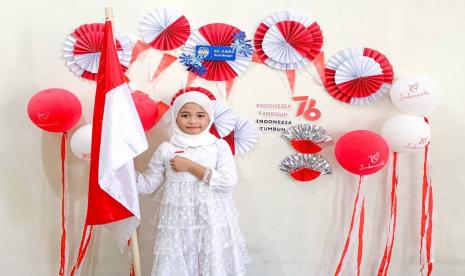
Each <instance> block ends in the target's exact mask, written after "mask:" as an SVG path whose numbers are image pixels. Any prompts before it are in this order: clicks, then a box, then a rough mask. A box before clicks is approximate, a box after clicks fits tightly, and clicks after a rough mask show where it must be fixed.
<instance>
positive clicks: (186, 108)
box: [176, 103, 210, 135]
mask: <svg viewBox="0 0 465 276" xmlns="http://www.w3.org/2000/svg"><path fill="white" fill-rule="evenodd" d="M209 123H210V118H209V117H208V113H207V112H206V111H205V109H203V107H201V106H200V105H198V104H196V103H186V104H185V105H183V106H182V107H181V109H180V110H179V112H178V115H177V116H176V124H177V125H178V127H179V129H181V131H182V132H184V133H186V134H190V135H196V134H200V133H202V132H203V131H204V130H205V129H206V128H207V127H208V124H209Z"/></svg>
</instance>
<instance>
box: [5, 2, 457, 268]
mask: <svg viewBox="0 0 465 276" xmlns="http://www.w3.org/2000/svg"><path fill="white" fill-rule="evenodd" d="M108 5H110V6H112V7H113V9H114V14H115V21H116V22H115V24H116V26H117V27H118V28H120V29H123V30H125V31H127V32H129V33H131V34H133V35H134V36H137V35H138V31H137V28H138V21H139V19H140V18H142V16H143V15H144V14H145V13H147V12H148V11H149V10H151V9H152V8H155V7H175V8H178V9H180V10H182V11H184V12H185V14H186V16H187V17H188V19H189V20H190V22H191V25H192V26H193V27H194V28H195V27H199V26H201V25H204V24H207V23H212V22H225V23H229V24H233V25H235V26H237V27H239V28H241V29H243V30H245V31H246V32H247V34H248V35H249V36H251V35H253V32H254V31H255V28H256V27H257V25H258V24H259V22H260V21H261V20H262V19H263V18H265V17H266V16H268V15H269V14H271V13H273V12H275V11H278V10H282V9H288V8H289V9H295V10H300V11H302V12H304V13H307V14H309V15H312V16H314V17H315V18H316V19H317V21H318V22H319V24H320V25H321V27H322V30H323V32H324V36H325V46H324V50H325V52H326V55H327V57H330V56H331V55H333V54H335V53H336V52H337V51H339V50H341V49H344V48H347V47H364V46H366V47H371V48H374V49H377V50H379V51H381V52H382V53H384V54H386V55H387V56H388V57H389V58H390V60H391V63H392V64H393V66H394V69H395V73H396V76H397V77H399V76H406V75H410V74H419V73H426V74H429V75H431V76H433V77H434V78H435V79H436V80H437V81H438V82H439V83H440V84H441V86H442V92H443V94H444V98H443V103H442V105H441V106H440V107H439V108H438V109H437V110H436V111H435V112H434V113H433V114H431V116H430V121H431V125H432V130H433V141H432V154H433V182H434V183H433V185H434V189H435V190H434V192H435V210H434V212H435V213H434V220H435V227H434V249H435V256H436V263H435V267H434V273H435V275H464V274H465V250H464V246H463V245H464V244H465V235H464V234H463V229H462V228H463V227H464V226H465V220H464V213H465V205H464V200H463V199H462V198H463V195H464V194H465V172H464V170H463V164H464V162H463V160H464V158H465V150H464V149H463V141H464V139H465V129H464V124H465V111H464V109H463V102H464V100H465V96H464V93H463V91H465V84H464V82H463V79H464V78H463V77H464V71H463V68H464V67H465V51H464V49H465V45H464V38H463V31H462V30H463V29H464V28H465V21H464V20H463V10H464V9H465V2H463V1H459V0H449V1H432V0H410V1H400V0H394V1H361V0H353V1H342V0H341V1H336V0H327V1H310V0H307V1H303V0H300V1H297V0H290V1H282V0H269V1H266V2H265V1H263V2H259V1H250V0H238V1H231V2H226V1H222V2H220V1H213V0H208V1H206V0H204V1H189V2H188V1H180V0H171V1H131V2H130V1H116V0H115V1H98V2H97V1H90V0H82V1H63V0H60V1H58V0H48V1H25V0H17V1H10V2H5V3H3V5H2V8H1V10H2V11H1V16H0V26H1V27H2V30H1V31H0V54H1V62H0V64H1V66H0V76H1V77H0V91H1V95H2V96H1V97H0V108H1V109H0V110H1V116H0V129H1V134H0V168H1V171H0V172H1V173H0V183H1V186H0V187H1V190H0V221H3V225H2V227H1V230H0V231H1V237H2V246H1V249H0V252H1V254H0V274H1V275H54V274H57V269H58V252H59V233H60V192H61V188H60V165H59V164H60V159H59V142H60V136H59V135H57V134H51V133H45V132H42V131H40V130H39V129H38V128H36V127H35V126H34V125H33V124H31V123H30V122H29V119H28V117H27V114H26V106H27V101H28V99H29V98H30V97H31V96H32V95H33V94H34V93H36V92H37V91H39V90H42V89H46V88H50V87H62V88H66V89H69V90H71V91H73V92H74V93H75V94H76V95H77V96H78V97H79V98H80V99H81V101H82V102H83V105H84V116H83V118H82V119H81V121H80V123H79V125H82V124H84V123H85V122H86V120H89V118H91V110H92V101H93V97H94V93H95V85H94V83H92V82H89V81H85V80H82V79H79V78H77V77H75V76H74V75H73V74H72V73H70V72H69V71H68V69H67V68H66V66H65V63H64V61H63V59H62V57H61V56H62V52H61V50H62V46H63V42H64V40H65V38H66V36H67V35H68V34H69V33H70V32H71V31H72V30H73V29H74V28H75V27H77V26H79V25H80V24H83V23H90V22H96V21H100V20H102V18H103V17H104V10H103V8H104V7H105V6H108ZM154 66H155V65H154V58H152V57H147V58H146V60H145V62H140V63H136V64H135V65H134V68H131V71H130V75H131V77H132V78H133V79H134V81H135V82H137V83H138V85H139V86H140V88H142V89H143V90H145V91H146V92H147V93H149V94H150V95H151V96H152V97H154V98H161V99H164V100H167V99H169V97H170V95H172V94H173V93H174V92H175V91H176V90H177V89H179V88H180V86H181V81H182V80H183V79H184V78H185V77H186V75H185V72H183V71H181V70H180V68H179V66H173V67H171V68H169V69H168V70H167V71H166V72H165V73H164V75H162V77H161V78H160V80H159V82H158V83H157V84H156V85H154V84H149V83H144V82H146V80H147V76H148V74H149V72H148V70H149V68H151V70H154V68H153V67H154ZM284 80H285V78H284V76H283V75H282V74H280V73H278V72H276V71H273V70H271V69H270V68H268V67H266V66H264V65H259V64H252V65H251V66H250V68H249V70H248V71H247V72H246V73H245V74H244V75H243V76H241V77H240V78H238V79H237V80H236V83H235V86H234V89H233V93H232V96H231V97H230V98H229V100H228V102H229V104H230V105H231V106H232V107H233V108H234V110H235V111H236V112H237V113H239V114H241V115H244V116H248V117H249V118H251V119H254V118H256V117H257V116H256V109H255V108H254V104H255V103H257V102H279V103H283V102H284V103H286V102H290V97H289V93H288V90H287V87H286V85H285V81H284ZM195 84H198V85H201V86H205V87H207V88H209V89H211V90H212V91H213V92H214V93H216V94H217V95H218V96H220V93H219V91H220V88H221V86H217V85H216V84H214V83H207V82H205V81H202V80H200V81H198V82H196V83H195ZM296 95H311V97H313V98H314V99H316V100H317V102H318V106H319V108H320V110H321V111H322V113H323V116H322V118H321V119H320V120H319V121H317V124H319V125H321V126H323V127H325V128H327V129H328V130H329V131H330V132H331V133H332V135H333V136H334V137H335V138H337V137H339V136H340V135H341V134H343V133H345V132H347V131H349V130H352V129H358V128H366V129H371V130H374V131H380V128H381V125H382V123H383V121H384V120H385V119H386V118H388V117H389V116H391V115H393V114H396V113H397V110H395V108H394V107H393V106H392V104H391V102H390V100H389V99H388V98H386V99H384V100H382V101H380V102H378V103H375V104H372V105H369V106H364V107H352V106H348V105H345V104H342V103H339V102H337V101H336V100H333V99H332V98H331V97H330V96H328V94H327V93H326V92H325V91H324V89H323V88H322V87H321V86H318V85H317V84H316V83H315V82H314V81H313V80H312V79H311V77H310V76H309V75H308V74H307V73H304V72H300V71H299V72H298V73H297V85H296ZM294 107H295V108H297V105H294ZM294 122H295V123H305V121H303V120H302V119H298V120H297V119H295V120H294ZM167 123H168V122H167V121H166V120H164V121H163V122H161V123H160V125H159V126H158V127H157V128H155V129H154V130H152V131H151V132H149V133H148V138H149V139H150V145H151V148H150V150H149V151H148V152H147V153H145V154H144V155H143V156H142V157H140V158H139V159H138V160H137V162H136V163H137V166H138V168H139V169H144V168H145V166H146V164H147V162H148V158H149V157H150V155H151V154H152V153H153V151H154V150H155V148H156V146H157V145H158V144H159V142H160V141H161V140H163V139H166V138H167V136H166V134H165V133H164V130H165V128H166V125H167ZM291 153H293V151H292V150H291V148H290V147H289V146H288V145H287V144H286V143H285V141H284V140H283V139H282V138H281V137H279V135H278V134H263V133H262V134H261V135H260V142H259V144H258V145H257V147H256V148H255V150H254V151H253V152H251V153H250V154H247V155H244V156H238V157H237V164H238V170H239V173H240V183H239V185H238V187H237V189H236V191H235V199H236V202H237V205H238V207H239V209H240V211H241V213H242V218H241V225H242V228H243V231H244V233H245V236H246V239H247V245H248V248H249V250H250V253H251V255H252V258H253V262H252V264H251V265H250V267H249V271H250V273H249V275H267V276H280V275H286V276H287V275H329V274H330V273H332V272H333V271H334V269H335V266H336V262H337V258H338V257H339V255H340V250H341V247H342V243H343V238H344V236H345V233H346V229H347V225H348V220H349V218H350V212H351V203H352V201H353V198H354V195H355V183H356V177H354V176H351V175H349V174H348V173H346V172H344V171H343V170H342V169H341V168H340V167H339V166H338V164H337V162H336V161H335V159H334V158H333V156H332V155H333V148H328V149H326V150H325V151H324V152H323V154H324V155H325V156H326V157H327V158H328V159H329V161H330V162H331V164H332V167H333V171H334V174H333V175H332V176H325V177H322V178H320V179H319V180H317V181H315V182H313V183H296V182H294V181H291V180H290V178H289V177H288V176H286V175H285V174H283V173H282V172H280V171H279V170H278V169H277V165H278V164H279V162H280V160H282V159H283V158H284V157H285V156H287V155H289V154H291ZM68 156H69V159H68V163H67V166H68V185H69V186H68V187H69V211H70V214H69V217H68V227H69V238H70V242H71V244H70V247H69V253H70V255H71V256H74V255H75V254H76V251H77V248H76V246H77V244H78V240H79V238H80V234H81V233H80V231H81V227H82V223H83V219H84V215H85V208H86V193H87V173H88V166H87V165H86V164H85V163H83V162H81V161H79V160H77V158H75V157H74V156H72V154H71V153H70V152H69V151H68ZM399 162H400V166H401V167H400V173H399V174H400V183H399V215H398V228H397V230H398V231H397V233H396V243H395V248H394V253H393V258H392V266H391V269H390V272H391V275H418V274H419V272H418V251H419V214H420V199H421V194H420V184H421V170H420V168H421V162H422V160H421V154H420V153H419V154H412V155H404V156H401V157H400V160H399ZM386 177H387V171H386V170H384V171H383V172H382V173H379V174H377V175H376V176H374V177H370V178H369V179H368V184H367V187H366V188H367V199H366V208H367V215H366V216H367V219H366V232H365V234H366V235H365V255H364V260H363V268H362V274H363V275H374V274H375V270H376V269H377V267H378V264H379V260H380V258H381V256H380V255H381V254H382V246H383V241H384V235H383V230H384V223H385V221H386V215H387V200H388V190H389V187H388V185H387V184H386V179H387V178H386ZM142 208H143V210H142V211H143V216H144V220H143V224H142V226H141V229H140V243H141V251H142V265H143V272H144V275H148V273H149V271H150V270H151V262H152V258H153V257H152V248H153V237H152V235H151V229H152V228H153V225H151V224H150V221H151V220H153V216H154V213H155V209H156V206H154V204H153V203H152V201H151V199H150V198H149V197H148V198H143V199H142ZM95 237H96V239H95V241H96V243H95V244H93V250H92V251H91V254H90V256H89V259H88V262H87V263H86V264H85V275H128V265H129V261H128V257H127V255H126V253H125V254H123V255H121V254H120V253H119V252H118V251H117V248H116V245H115V244H114V242H113V241H112V240H111V237H109V233H108V232H106V230H102V231H101V232H100V231H97V233H96V235H95ZM350 254H351V256H352V257H353V256H354V254H353V251H351V253H350ZM73 259H74V257H73ZM350 259H351V262H352V263H351V268H354V263H353V261H354V259H353V258H350Z"/></svg>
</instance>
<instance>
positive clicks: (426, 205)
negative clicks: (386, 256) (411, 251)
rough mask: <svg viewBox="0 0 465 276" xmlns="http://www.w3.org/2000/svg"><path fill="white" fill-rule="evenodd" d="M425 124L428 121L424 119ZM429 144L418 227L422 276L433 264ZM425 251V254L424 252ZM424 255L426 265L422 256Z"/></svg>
mask: <svg viewBox="0 0 465 276" xmlns="http://www.w3.org/2000/svg"><path fill="white" fill-rule="evenodd" d="M424 119H425V122H426V123H428V119H427V118H426V117H425V118H424ZM428 155H429V143H428V144H427V145H426V147H425V154H424V162H423V188H422V197H421V198H422V202H421V225H420V272H421V274H422V275H424V274H423V271H424V269H425V266H426V267H427V275H428V276H429V275H431V273H432V271H433V262H432V256H431V248H432V238H433V187H432V183H431V178H430V176H429V173H428V161H429V157H428ZM424 251H426V252H424ZM425 254H426V263H425V261H424V258H423V257H424V255H425Z"/></svg>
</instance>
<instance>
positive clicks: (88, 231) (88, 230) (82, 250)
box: [70, 222, 94, 276]
mask: <svg viewBox="0 0 465 276" xmlns="http://www.w3.org/2000/svg"><path fill="white" fill-rule="evenodd" d="M93 227H94V226H93V225H90V226H89V225H88V224H87V222H86V223H85V224H84V229H83V232H82V236H81V242H80V243H79V251H78V257H77V260H76V263H75V264H74V266H73V269H72V270H71V274H70V275H71V276H74V275H75V273H76V272H77V270H78V269H79V267H80V266H81V264H82V261H83V260H84V257H85V256H86V253H87V248H88V246H89V243H90V240H91V238H92V229H93Z"/></svg>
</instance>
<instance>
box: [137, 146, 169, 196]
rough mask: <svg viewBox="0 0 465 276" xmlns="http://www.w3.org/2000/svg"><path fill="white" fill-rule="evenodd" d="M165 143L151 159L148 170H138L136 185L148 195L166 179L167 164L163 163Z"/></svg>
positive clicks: (142, 192) (140, 191) (139, 190)
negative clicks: (141, 171)
mask: <svg viewBox="0 0 465 276" xmlns="http://www.w3.org/2000/svg"><path fill="white" fill-rule="evenodd" d="M163 149H164V144H161V145H160V146H159V147H158V149H157V150H156V151H155V153H154V154H153V156H152V158H151V159H150V162H149V165H148V167H147V170H145V172H143V173H139V172H137V177H136V179H137V180H136V186H137V192H138V193H139V194H144V195H148V194H150V193H152V192H153V191H155V190H156V189H157V188H158V187H160V185H161V184H163V182H164V180H165V164H164V163H163Z"/></svg>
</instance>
